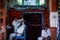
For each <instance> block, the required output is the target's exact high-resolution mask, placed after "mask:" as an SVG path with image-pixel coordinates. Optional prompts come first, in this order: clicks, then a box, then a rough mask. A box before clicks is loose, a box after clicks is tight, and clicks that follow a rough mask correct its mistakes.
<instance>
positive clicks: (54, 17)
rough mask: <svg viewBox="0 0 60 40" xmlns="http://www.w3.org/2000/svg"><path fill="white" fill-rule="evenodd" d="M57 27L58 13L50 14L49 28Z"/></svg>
mask: <svg viewBox="0 0 60 40" xmlns="http://www.w3.org/2000/svg"><path fill="white" fill-rule="evenodd" d="M57 25H58V12H51V13H50V27H57Z"/></svg>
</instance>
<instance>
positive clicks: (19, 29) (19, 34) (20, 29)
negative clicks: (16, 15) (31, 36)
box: [9, 24, 25, 40]
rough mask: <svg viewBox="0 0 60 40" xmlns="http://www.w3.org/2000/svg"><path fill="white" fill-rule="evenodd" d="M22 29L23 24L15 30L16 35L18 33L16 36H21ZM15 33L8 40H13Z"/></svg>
mask: <svg viewBox="0 0 60 40" xmlns="http://www.w3.org/2000/svg"><path fill="white" fill-rule="evenodd" d="M24 28H25V24H23V25H21V26H20V27H19V28H18V30H17V32H16V33H18V34H17V36H21V35H22V34H23V32H24ZM16 33H12V34H10V36H9V40H13V38H14V37H15V36H16Z"/></svg>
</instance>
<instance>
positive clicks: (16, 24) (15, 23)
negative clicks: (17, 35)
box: [12, 19, 23, 32]
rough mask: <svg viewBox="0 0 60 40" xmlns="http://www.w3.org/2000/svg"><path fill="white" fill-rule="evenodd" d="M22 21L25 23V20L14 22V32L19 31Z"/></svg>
mask: <svg viewBox="0 0 60 40" xmlns="http://www.w3.org/2000/svg"><path fill="white" fill-rule="evenodd" d="M21 21H23V19H18V20H17V21H15V20H14V21H13V22H12V25H13V27H14V32H16V31H17V29H18V26H19V25H20V24H21Z"/></svg>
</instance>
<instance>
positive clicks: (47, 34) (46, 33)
mask: <svg viewBox="0 0 60 40" xmlns="http://www.w3.org/2000/svg"><path fill="white" fill-rule="evenodd" d="M41 36H42V37H43V40H51V30H50V28H49V27H48V25H45V27H44V29H43V30H42V34H41Z"/></svg>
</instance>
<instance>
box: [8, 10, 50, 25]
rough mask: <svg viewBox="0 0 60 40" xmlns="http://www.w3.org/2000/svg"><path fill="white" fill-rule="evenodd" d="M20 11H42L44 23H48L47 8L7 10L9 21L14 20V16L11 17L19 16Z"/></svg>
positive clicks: (20, 15) (20, 14)
mask: <svg viewBox="0 0 60 40" xmlns="http://www.w3.org/2000/svg"><path fill="white" fill-rule="evenodd" d="M22 12H43V15H44V16H43V17H44V25H45V24H48V25H49V11H48V10H25V11H17V10H10V11H8V14H9V19H10V20H11V22H12V21H13V20H14V18H13V17H14V16H17V17H18V18H21V17H22ZM27 18H28V17H27Z"/></svg>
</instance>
